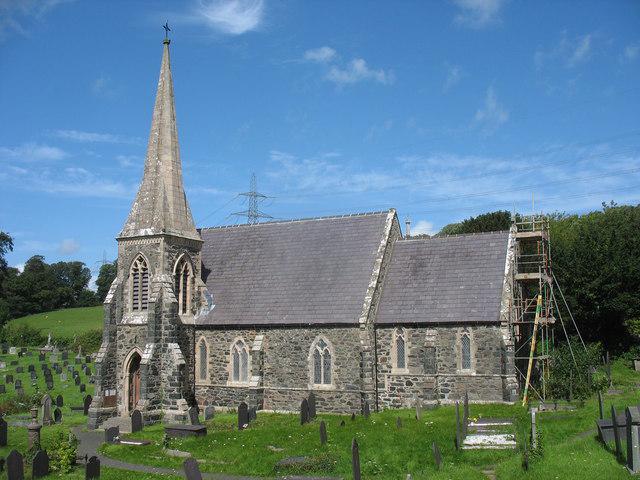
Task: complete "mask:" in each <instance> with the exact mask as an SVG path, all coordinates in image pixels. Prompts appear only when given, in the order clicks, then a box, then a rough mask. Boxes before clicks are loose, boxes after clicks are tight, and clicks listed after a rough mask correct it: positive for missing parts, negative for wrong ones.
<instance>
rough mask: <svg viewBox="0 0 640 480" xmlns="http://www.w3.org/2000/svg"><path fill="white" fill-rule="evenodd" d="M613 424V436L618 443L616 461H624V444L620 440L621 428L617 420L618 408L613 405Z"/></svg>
mask: <svg viewBox="0 0 640 480" xmlns="http://www.w3.org/2000/svg"><path fill="white" fill-rule="evenodd" d="M611 424H612V425H613V435H614V438H615V441H616V459H617V460H618V461H619V462H620V461H622V443H621V440H620V428H619V426H618V421H617V420H616V407H614V406H613V405H611Z"/></svg>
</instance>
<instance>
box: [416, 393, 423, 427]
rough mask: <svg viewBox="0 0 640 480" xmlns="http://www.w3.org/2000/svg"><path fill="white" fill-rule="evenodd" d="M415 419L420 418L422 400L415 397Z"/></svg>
mask: <svg viewBox="0 0 640 480" xmlns="http://www.w3.org/2000/svg"><path fill="white" fill-rule="evenodd" d="M415 403H416V420H418V421H420V419H421V418H422V402H421V401H420V399H419V398H417V397H416V402H415Z"/></svg>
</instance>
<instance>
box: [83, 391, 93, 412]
mask: <svg viewBox="0 0 640 480" xmlns="http://www.w3.org/2000/svg"><path fill="white" fill-rule="evenodd" d="M92 401H93V397H92V396H91V395H87V396H86V397H84V402H83V403H82V407H83V408H82V413H83V414H84V415H89V407H90V406H91V402H92Z"/></svg>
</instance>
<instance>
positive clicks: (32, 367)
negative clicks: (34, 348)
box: [27, 363, 36, 372]
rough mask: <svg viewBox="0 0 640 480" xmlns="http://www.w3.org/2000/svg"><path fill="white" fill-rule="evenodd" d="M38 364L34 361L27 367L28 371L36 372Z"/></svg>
mask: <svg viewBox="0 0 640 480" xmlns="http://www.w3.org/2000/svg"><path fill="white" fill-rule="evenodd" d="M35 371H36V366H35V365H34V364H33V363H32V364H30V365H29V366H28V367H27V372H35Z"/></svg>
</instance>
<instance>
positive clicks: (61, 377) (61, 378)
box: [60, 372, 67, 382]
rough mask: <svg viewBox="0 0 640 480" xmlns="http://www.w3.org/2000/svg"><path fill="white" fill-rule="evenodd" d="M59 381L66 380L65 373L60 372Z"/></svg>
mask: <svg viewBox="0 0 640 480" xmlns="http://www.w3.org/2000/svg"><path fill="white" fill-rule="evenodd" d="M60 381H61V382H66V381H67V374H66V373H64V372H62V373H61V374H60Z"/></svg>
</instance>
